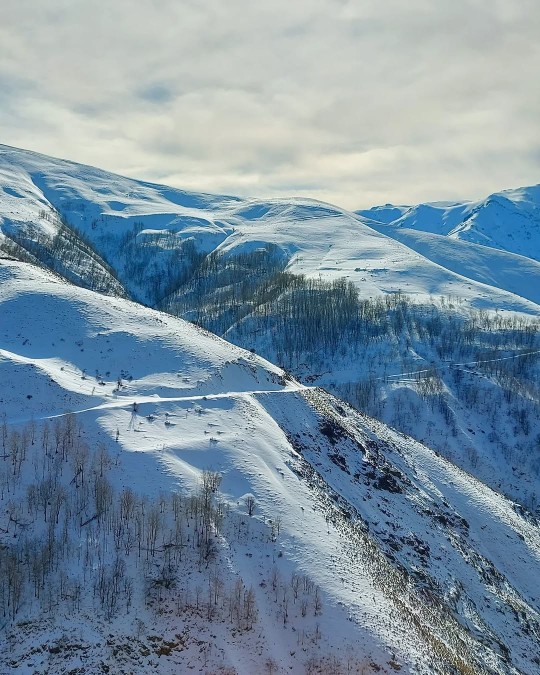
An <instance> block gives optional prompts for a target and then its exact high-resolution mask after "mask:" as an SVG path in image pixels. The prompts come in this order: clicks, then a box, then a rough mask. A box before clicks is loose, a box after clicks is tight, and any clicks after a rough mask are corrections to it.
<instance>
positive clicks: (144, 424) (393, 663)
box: [0, 259, 540, 674]
mask: <svg viewBox="0 0 540 675" xmlns="http://www.w3.org/2000/svg"><path fill="white" fill-rule="evenodd" d="M0 303H1V307H0V375H1V377H2V382H3V383H4V386H3V387H2V392H1V400H0V415H1V416H2V419H3V420H4V421H3V426H2V444H3V448H4V455H3V458H2V460H1V462H2V465H3V466H2V468H1V473H0V476H1V497H2V500H1V510H0V528H1V529H0V542H1V544H2V546H1V547H0V556H1V564H2V566H3V568H4V569H6V570H9V574H7V575H5V576H4V577H3V580H2V585H1V591H0V602H1V603H2V609H3V615H4V622H3V625H2V626H1V630H2V631H3V632H4V634H5V641H6V645H7V649H5V650H3V651H2V654H1V655H0V663H1V664H2V666H1V669H4V670H6V671H9V670H13V669H15V670H16V671H17V672H21V673H26V672H28V673H30V672H32V673H36V672H38V673H40V672H43V673H44V672H49V673H56V672H64V669H65V668H71V670H72V671H73V669H75V668H81V667H84V668H86V669H88V668H89V669H90V670H91V671H92V672H100V671H103V672H130V673H146V672H148V671H149V669H157V671H158V672H162V673H168V672H171V673H172V672H178V671H179V669H180V671H185V670H186V669H191V668H195V669H196V670H201V671H202V672H216V673H217V672H221V673H225V672H238V673H246V674H247V673H254V672H257V673H258V672H271V673H278V672H294V673H304V672H310V673H317V672H386V673H392V672H395V671H397V670H400V671H401V672H420V673H434V672H440V673H450V672H456V671H457V672H462V673H472V672H474V673H480V672H497V673H519V672H521V673H531V672H534V671H535V670H536V669H537V668H538V665H539V663H540V652H539V650H538V644H539V641H538V638H539V636H540V624H539V618H540V617H539V614H538V612H539V604H540V599H539V598H538V594H537V592H536V591H537V589H536V584H535V579H536V578H537V576H538V574H539V572H540V569H539V568H540V532H539V528H538V525H537V523H536V522H535V521H533V520H532V519H531V518H529V517H528V516H527V515H526V514H525V513H523V512H522V511H521V510H520V509H519V508H518V507H516V505H515V504H513V503H512V502H510V501H508V500H506V499H505V498H503V497H501V496H500V495H498V494H497V493H495V492H493V491H492V490H490V489H489V488H487V487H486V486H485V485H483V484H481V483H480V482H479V481H477V480H475V479H474V478H472V477H471V476H469V475H468V474H466V473H464V472H462V471H460V470H459V469H457V468H456V467H455V466H453V465H452V464H451V463H449V462H447V461H445V460H444V459H443V458H442V457H440V456H438V455H437V454H435V453H434V452H432V451H431V450H429V449H428V448H427V447H425V446H423V445H421V444H419V443H417V442H415V441H413V440H412V439H411V438H409V437H405V436H403V435H401V434H399V433H397V432H395V431H392V430H391V429H389V428H388V427H385V426H384V425H383V424H381V423H379V422H376V421H375V420H373V419H370V418H368V417H366V416H364V415H361V414H360V413H358V412H356V411H354V410H353V409H352V408H350V407H348V406H347V405H346V404H343V403H341V402H340V401H339V400H337V399H335V398H334V397H332V396H331V395H329V394H326V393H325V392H323V391H321V390H319V389H317V388H310V387H306V386H304V385H301V384H299V383H298V382H296V381H295V380H294V379H291V378H289V377H288V376H287V375H286V374H285V373H284V372H283V371H281V370H280V369H279V368H276V367H274V366H272V365H271V364H270V363H268V362H267V361H264V360H263V359H261V358H260V357H258V356H256V355H254V354H251V353H249V352H246V351H244V350H242V349H240V348H238V347H234V346H232V345H229V344H227V343H226V342H224V341H222V340H220V339H219V338H217V337H215V336H213V335H210V334H208V333H206V332H205V331H203V330H201V329H198V328H196V327H194V326H192V325H189V324H187V323H185V322H183V321H181V320H179V319H175V318H172V317H170V316H167V315H166V314H163V313H160V312H156V311H154V310H150V309H146V308H143V307H141V306H140V305H137V304H135V303H132V302H130V301H127V300H125V299H121V298H114V297H107V296H103V295H100V294H97V293H94V292H92V291H89V290H84V289H81V288H77V287H75V286H71V285H68V284H66V283H64V282H63V281H61V280H59V279H58V277H56V276H53V275H51V274H50V273H48V272H46V271H44V270H42V269H39V268H37V267H34V266H32V265H30V264H28V263H21V262H19V261H15V260H7V259H4V260H2V261H1V262H0ZM66 413H70V414H66ZM175 495H176V496H175ZM227 669H228V670H227ZM232 669H235V670H232Z"/></svg>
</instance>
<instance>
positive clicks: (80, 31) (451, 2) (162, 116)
mask: <svg viewBox="0 0 540 675" xmlns="http://www.w3.org/2000/svg"><path fill="white" fill-rule="evenodd" d="M0 132H1V134H0V142H3V143H7V144H8V145H15V146H19V147H24V148H28V149H31V150H38V151H40V152H44V153H47V154H51V155H54V156H57V157H65V158H68V159H73V160H76V161H79V162H83V163H87V164H93V165H95V166H99V167H101V168H104V169H109V170H112V171H116V172H118V173H122V174H126V175H129V176H133V177H136V178H144V179H148V180H154V181H156V182H162V183H166V184H170V185H175V186H178V187H184V188H187V189H197V190H204V191H210V192H225V193H229V194H239V195H252V196H262V197H267V196H289V195H303V196H310V197H315V198H319V199H324V200H327V201H331V202H333V203H336V204H339V205H341V206H345V207H348V208H360V207H366V206H370V205H372V204H379V203H386V202H393V203H416V202H419V201H424V200H433V199H453V198H479V197H482V196H486V195H487V194H489V193H490V192H493V191H496V190H499V189H501V188H505V187H517V186H520V185H530V184H535V183H538V182H540V2H539V1H538V0H354V1H348V0H272V2H268V1H266V0H261V1H258V0H145V1H140V0H139V1H137V0H106V1H105V0H90V1H89V0H1V8H0Z"/></svg>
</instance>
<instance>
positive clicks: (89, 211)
mask: <svg viewBox="0 0 540 675" xmlns="http://www.w3.org/2000/svg"><path fill="white" fill-rule="evenodd" d="M0 172H1V173H0V187H1V189H2V192H1V193H0V194H1V199H0V218H1V219H2V221H1V223H2V224H0V229H2V231H8V230H10V229H11V230H13V229H15V230H16V229H19V228H20V227H21V226H22V225H23V224H24V223H27V222H28V221H29V220H31V221H32V222H34V223H36V227H39V228H41V229H43V230H44V229H46V228H47V227H48V224H47V223H45V222H42V221H40V220H39V213H40V210H41V209H43V208H50V209H53V210H54V212H56V213H59V214H61V215H62V217H63V218H64V219H65V220H66V221H67V222H68V223H69V224H70V225H71V226H72V227H73V228H74V230H75V231H76V232H79V233H81V234H82V235H84V237H85V238H87V239H88V240H89V241H91V243H92V245H93V247H94V248H95V250H96V251H97V254H99V256H101V257H102V258H103V259H104V260H106V261H107V262H108V263H109V264H110V265H111V266H112V267H113V268H114V270H115V272H116V273H117V275H118V277H119V279H120V281H121V282H122V284H123V285H124V287H125V288H127V290H128V291H129V293H130V294H131V297H132V298H134V299H137V300H140V301H144V302H145V303H147V304H151V305H155V304H157V303H159V301H161V300H162V299H163V298H165V297H166V296H167V295H168V294H170V293H171V292H173V291H174V290H175V288H177V287H179V286H181V285H182V283H184V282H185V281H186V280H187V279H189V278H190V276H191V275H192V274H193V273H194V272H195V270H196V269H197V266H198V264H200V261H201V259H202V258H203V257H204V256H206V255H208V254H209V253H211V252H215V254H216V255H217V256H218V257H221V256H241V255H244V254H246V253H252V252H253V251H255V250H257V249H259V248H261V247H265V246H268V245H272V246H274V247H276V250H277V252H278V253H277V254H278V255H279V256H280V257H281V259H282V261H283V265H284V266H285V268H286V269H287V271H290V272H293V273H297V274H300V273H301V274H306V275H308V276H311V277H314V278H318V277H319V276H322V278H325V279H329V280H331V279H337V278H340V277H346V278H348V279H349V280H351V281H352V282H353V283H354V284H355V285H356V286H357V287H358V289H359V291H360V293H361V295H362V296H363V297H366V298H368V297H374V296H377V295H381V294H385V293H390V292H395V291H397V290H401V291H403V292H406V293H407V294H410V295H414V296H417V297H419V298H421V299H424V300H426V299H428V298H429V297H430V296H433V295H436V296H440V295H451V296H459V297H461V298H463V299H464V300H465V301H466V302H467V303H468V304H470V305H471V306H475V307H485V308H504V309H508V310H513V311H520V312H526V313H535V312H537V311H538V308H537V305H536V302H535V301H531V299H530V297H529V296H530V294H528V295H526V296H524V297H522V296H520V295H519V293H518V291H519V288H518V287H517V286H516V284H510V285H509V286H508V287H507V286H506V285H505V284H506V278H505V277H504V275H502V276H501V278H497V279H495V282H496V283H494V285H491V280H490V278H489V277H488V276H486V275H484V276H479V275H477V274H476V272H475V261H474V260H472V261H471V262H470V264H469V262H468V261H467V260H465V261H463V263H462V264H461V265H460V267H459V271H456V270H455V269H453V268H452V267H450V266H449V267H445V266H444V265H443V264H441V262H437V261H435V260H432V259H430V258H429V257H427V256H426V255H424V253H423V252H422V251H420V250H418V249H415V248H414V247H409V245H406V244H404V243H403V242H402V241H396V240H395V239H393V238H392V236H388V235H389V234H390V235H392V232H391V231H389V232H387V231H386V230H385V231H384V233H382V234H381V232H382V230H381V228H380V227H378V225H377V223H376V222H374V220H373V219H375V220H376V219H377V218H380V219H381V220H382V221H383V222H387V221H389V220H390V219H391V218H392V217H393V216H394V217H395V216H400V215H401V214H402V213H403V211H404V209H405V207H395V208H394V207H390V208H387V207H384V208H379V209H378V210H376V211H374V212H373V213H372V212H371V211H370V212H366V213H367V214H368V217H369V218H371V220H368V219H367V218H365V217H363V216H360V215H358V214H354V213H351V212H349V211H346V210H343V209H340V208H338V207H335V206H331V205H329V204H324V203H321V202H317V201H315V200H306V199H298V200H294V199H290V200H257V199H245V200H241V199H238V198H234V197H228V196H217V195H216V196H212V195H205V194H195V193H187V192H184V191H182V190H178V189H173V188H166V187H164V186H159V185H153V184H149V183H145V182H141V181H136V180H132V179H128V178H123V177H121V176H116V175H113V174H110V173H107V172H104V171H100V170H98V169H93V168H90V167H86V166H81V165H78V164H75V163H72V162H67V161H64V160H56V159H52V158H50V157H45V156H43V155H38V154H36V153H32V152H28V151H23V150H18V149H14V148H9V147H7V146H0ZM527 194H529V193H527ZM532 194H533V193H532V192H531V195H532ZM16 195H19V196H16ZM531 199H532V197H531ZM523 203H525V201H524V202H523ZM527 203H528V202H527ZM531 204H532V202H531ZM426 208H427V209H428V211H429V214H428V216H427V217H426V219H427V221H429V222H431V218H432V215H431V214H432V212H435V213H436V214H437V218H439V216H440V220H441V222H443V221H444V223H447V225H445V227H446V226H447V227H450V226H451V227H452V228H454V226H455V225H456V224H457V223H459V222H461V219H462V218H463V216H464V214H465V212H467V213H469V212H470V213H472V211H473V206H472V205H467V206H466V207H465V206H463V205H453V206H449V205H446V206H445V207H444V209H443V207H439V206H434V207H431V206H429V207H426ZM534 208H536V207H533V206H531V209H532V211H531V213H533V212H534V213H536V211H534ZM413 210H414V209H413ZM439 211H441V213H442V215H440V214H439ZM377 214H379V215H377ZM383 214H384V215H383ZM408 214H410V211H405V212H404V213H403V215H402V216H401V218H398V220H397V221H396V220H395V219H394V220H393V223H394V224H395V223H396V222H399V223H400V224H406V223H408V222H409V221H408V220H407V218H408V217H409V216H408ZM473 215H474V214H473ZM471 217H472V216H471ZM531 217H532V216H531ZM411 218H412V216H411ZM414 218H416V215H415V216H414ZM474 218H476V219H478V218H480V215H479V214H476V215H474ZM426 219H424V220H422V222H424V221H426ZM409 220H410V219H409ZM413 220H414V219H413ZM414 222H415V223H416V220H414ZM475 222H476V220H475ZM527 222H528V221H527ZM531 222H533V221H531ZM371 225H373V227H372V226H371ZM374 228H376V229H379V230H380V231H379V232H377V231H376V229H374ZM441 228H442V229H444V228H443V226H442V225H437V226H436V227H435V228H434V230H430V231H437V233H441V232H442V230H441ZM475 231H476V230H475ZM478 231H480V230H478ZM443 233H444V234H446V232H443ZM456 236H458V235H456ZM467 236H468V235H467ZM524 236H525V235H524ZM471 237H472V235H471ZM475 237H476V235H475ZM518 237H521V234H520V233H517V232H516V238H518ZM459 238H461V239H463V238H465V234H463V233H462V234H460V235H459ZM473 239H474V238H473ZM474 241H476V239H474ZM481 243H484V242H483V241H482V242H481ZM499 248H500V246H499ZM509 250H510V249H509ZM517 252H518V253H520V254H521V253H523V251H521V250H520V251H517ZM512 263H513V264H518V265H519V264H520V262H519V259H513V261H512ZM525 271H526V273H527V274H531V273H532V271H533V268H531V267H530V266H529V267H526V268H525ZM537 285H538V284H537ZM534 297H535V298H536V296H534Z"/></svg>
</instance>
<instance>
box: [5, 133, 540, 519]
mask: <svg viewBox="0 0 540 675" xmlns="http://www.w3.org/2000/svg"><path fill="white" fill-rule="evenodd" d="M501 204H504V208H502V207H501ZM537 218H538V188H526V189H522V190H514V191H507V192H504V193H500V194H499V195H494V196H492V197H490V198H488V199H486V200H484V201H481V202H476V203H436V204H427V205H420V206H417V207H407V206H391V205H386V206H382V207H375V208H374V209H370V210H368V211H364V212H359V213H356V214H355V213H351V212H348V211H346V210H343V209H340V208H338V207H335V206H332V205H329V204H323V203H321V202H317V201H314V200H305V199H301V200H300V199H297V200H256V199H239V198H236V197H230V196H219V195H208V194H198V193H189V192H185V191H182V190H178V189H173V188H168V187H165V186H160V185H155V184H150V183H146V182H142V181H136V180H133V179H128V178H124V177H121V176H117V175H113V174H111V173H108V172H105V171H101V170H99V169H94V168H91V167H86V166H82V165H79V164H75V163H73V162H68V161H64V160H57V159H53V158H50V157H45V156H43V155H39V154H36V153H32V152H29V151H24V150H18V149H15V148H9V147H7V146H0V233H1V234H0V246H2V248H3V250H4V251H6V252H8V253H9V254H10V255H12V256H15V257H17V258H18V259H21V260H26V261H30V262H36V263H39V264H41V265H42V266H45V267H47V268H49V269H52V270H54V271H56V272H57V273H59V274H61V275H62V276H64V277H65V278H67V279H69V280H71V281H73V282H75V283H78V284H79V285H81V286H84V287H86V288H90V289H96V290H100V291H102V292H106V293H110V294H112V295H116V296H126V295H127V296H128V297H131V298H132V299H135V300H139V301H143V302H145V303H146V304H149V305H151V306H154V307H159V308H161V309H165V310H167V311H168V312H171V313H173V314H175V315H179V316H182V317H185V318H187V319H190V320H193V321H195V322H197V323H199V324H200V325H203V326H205V327H206V328H208V329H211V330H212V331H214V332H215V333H217V334H219V335H222V336H224V337H226V338H227V339H228V340H230V341H232V342H234V343H235V344H238V345H241V346H244V347H246V348H249V349H254V350H256V351H257V353H259V354H262V355H263V356H265V357H266V358H268V359H270V360H272V361H274V362H277V363H280V364H281V365H283V366H285V367H287V368H288V369H289V370H290V371H292V372H294V374H295V375H296V376H297V377H299V378H301V379H302V381H303V382H305V383H310V384H317V385H320V386H323V387H325V388H326V389H328V390H330V391H332V392H333V393H336V394H338V395H340V396H342V397H345V398H346V399H347V400H348V401H349V402H351V403H352V404H354V405H355V406H357V407H359V408H360V409H362V410H364V411H366V412H369V413H370V414H372V415H374V416H376V417H377V418H379V419H381V420H383V421H385V422H386V423H387V424H390V425H392V426H394V427H396V428H398V429H400V430H402V431H405V432H406V433H408V434H411V435H413V436H414V437H415V438H417V439H419V440H422V441H424V442H426V443H427V444H428V445H430V447H432V448H434V449H436V450H437V451H439V452H441V453H443V454H444V456H446V457H447V458H450V459H451V460H452V461H453V462H455V463H456V464H458V465H459V466H461V467H462V468H464V469H465V470H467V471H469V472H472V473H474V475H476V476H477V477H478V478H480V479H481V480H482V481H483V482H487V483H488V484H489V485H490V486H491V487H492V488H494V489H496V490H498V491H501V492H502V493H504V494H506V495H507V496H509V497H510V498H512V499H514V500H517V501H519V502H520V503H521V504H522V505H524V506H526V507H527V508H529V509H531V510H533V511H535V510H536V509H537V508H538V493H539V491H540V461H539V459H538V451H537V447H538V443H537V437H538V434H540V422H539V420H540V408H539V406H540V396H539V393H538V387H537V384H536V383H537V381H538V377H539V376H540V371H539V368H538V357H537V353H538V351H539V350H540V338H539V331H538V317H539V316H540V304H539V303H540V262H538V260H537V256H536V257H535V255H536V254H535V250H536V248H535V247H536V243H535V242H537V241H538V222H537ZM477 242H480V243H477ZM512 242H513V247H512V246H511V245H510V244H512ZM488 244H489V245H488ZM505 247H506V248H505ZM503 249H504V250H503ZM343 279H345V280H346V282H348V283H349V284H352V286H347V285H346V284H344V283H343V281H342V280H343ZM325 284H326V285H325ZM402 293H406V295H407V297H406V298H403V297H402V295H401V294H402ZM410 373H412V375H410Z"/></svg>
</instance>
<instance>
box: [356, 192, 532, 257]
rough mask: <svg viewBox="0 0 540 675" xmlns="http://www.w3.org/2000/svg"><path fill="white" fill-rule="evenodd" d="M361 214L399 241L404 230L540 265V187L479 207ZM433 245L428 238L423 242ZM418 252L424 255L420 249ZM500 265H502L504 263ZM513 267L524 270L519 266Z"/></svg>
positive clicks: (446, 205) (498, 196) (439, 205)
mask: <svg viewBox="0 0 540 675" xmlns="http://www.w3.org/2000/svg"><path fill="white" fill-rule="evenodd" d="M357 213H358V214H359V215H362V216H364V217H366V218H369V219H370V220H373V221H374V222H375V223H379V224H380V225H384V226H389V228H391V229H389V230H386V229H384V230H382V231H384V232H385V233H388V234H390V236H395V237H396V238H398V239H399V241H404V239H402V234H401V232H400V231H401V230H407V231H408V230H415V231H417V232H423V233H425V234H431V235H440V236H444V237H447V238H448V239H449V240H450V241H451V242H464V243H467V244H478V245H481V246H485V247H488V248H490V249H497V250H499V251H504V252H508V253H515V254H517V255H520V256H524V257H527V258H531V259H532V260H535V261H537V262H538V261H540V185H534V186H532V187H524V188H519V189H514V190H503V191H502V192H497V193H495V194H492V195H490V196H489V197H487V198H486V199H484V200H481V201H478V202H462V203H453V202H434V203H428V204H418V205H417V206H411V207H405V206H396V207H394V206H391V205H385V206H376V207H373V208H371V209H366V210H362V211H357ZM409 236H410V235H409ZM427 240H428V238H427V237H424V239H422V240H421V241H427ZM413 241H414V240H412V239H410V240H409V242H410V243H413ZM405 243H407V242H406V241H405ZM410 243H407V245H410ZM412 248H414V250H418V249H417V248H416V247H415V246H414V245H413V246H412ZM465 250H466V249H465V248H464V247H463V246H462V247H456V248H455V254H457V255H458V256H459V255H460V254H461V253H463V252H464V251H465ZM473 250H474V247H473ZM422 255H425V253H422ZM427 257H429V258H430V259H432V258H431V256H429V255H428V256H427ZM499 260H500V261H501V262H502V260H503V258H500V259H499ZM509 260H510V261H512V258H510V259H509ZM513 265H514V266H516V267H518V268H519V262H518V261H514V262H513Z"/></svg>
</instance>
